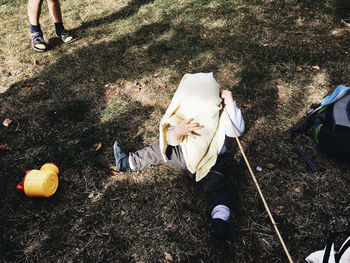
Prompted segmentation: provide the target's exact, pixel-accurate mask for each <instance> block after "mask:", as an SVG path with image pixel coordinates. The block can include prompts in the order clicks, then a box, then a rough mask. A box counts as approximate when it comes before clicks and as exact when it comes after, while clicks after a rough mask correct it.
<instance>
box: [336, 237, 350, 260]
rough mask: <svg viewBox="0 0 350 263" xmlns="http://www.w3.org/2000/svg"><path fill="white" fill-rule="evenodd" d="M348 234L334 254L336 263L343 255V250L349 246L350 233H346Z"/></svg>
mask: <svg viewBox="0 0 350 263" xmlns="http://www.w3.org/2000/svg"><path fill="white" fill-rule="evenodd" d="M348 235H349V237H348V239H347V240H346V241H345V242H344V244H343V245H342V246H341V248H340V250H339V252H338V253H336V254H335V262H336V263H339V261H340V259H341V257H342V256H343V255H344V253H345V251H346V250H348V249H349V248H350V233H348Z"/></svg>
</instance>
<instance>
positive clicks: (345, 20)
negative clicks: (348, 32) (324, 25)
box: [341, 16, 350, 26]
mask: <svg viewBox="0 0 350 263" xmlns="http://www.w3.org/2000/svg"><path fill="white" fill-rule="evenodd" d="M341 21H342V23H343V24H344V25H346V26H350V16H348V17H344V18H343V19H342V20H341Z"/></svg>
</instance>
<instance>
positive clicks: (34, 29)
mask: <svg viewBox="0 0 350 263" xmlns="http://www.w3.org/2000/svg"><path fill="white" fill-rule="evenodd" d="M42 3H43V0H28V6H27V9H28V17H29V23H30V28H29V31H30V36H31V37H32V46H33V48H34V49H35V50H37V51H44V50H46V48H47V44H46V42H45V41H44V37H43V33H42V31H41V28H40V23H39V18H40V13H41V5H42Z"/></svg>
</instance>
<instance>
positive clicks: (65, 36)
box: [58, 30, 74, 43]
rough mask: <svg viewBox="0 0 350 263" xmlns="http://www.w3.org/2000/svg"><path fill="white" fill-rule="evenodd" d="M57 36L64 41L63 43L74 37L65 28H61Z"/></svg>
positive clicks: (71, 40)
mask: <svg viewBox="0 0 350 263" xmlns="http://www.w3.org/2000/svg"><path fill="white" fill-rule="evenodd" d="M58 37H59V38H60V39H61V40H62V41H63V42H64V43H70V42H73V40H74V38H73V35H72V34H71V33H69V32H68V31H67V30H63V31H62V32H61V33H60V34H59V35H58Z"/></svg>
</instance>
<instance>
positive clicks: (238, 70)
mask: <svg viewBox="0 0 350 263" xmlns="http://www.w3.org/2000/svg"><path fill="white" fill-rule="evenodd" d="M233 72H234V73H239V72H241V70H240V69H234V70H233Z"/></svg>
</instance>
